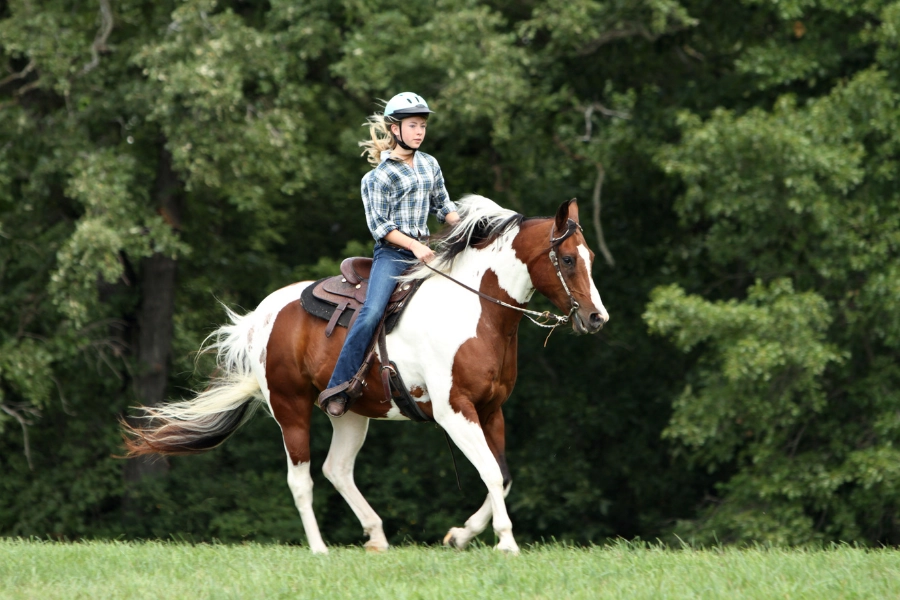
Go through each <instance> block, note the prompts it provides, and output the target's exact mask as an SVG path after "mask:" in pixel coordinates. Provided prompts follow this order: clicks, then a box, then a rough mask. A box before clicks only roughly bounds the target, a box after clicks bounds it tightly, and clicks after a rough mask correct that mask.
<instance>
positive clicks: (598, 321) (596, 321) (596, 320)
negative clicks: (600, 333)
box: [591, 313, 603, 325]
mask: <svg viewBox="0 0 900 600" xmlns="http://www.w3.org/2000/svg"><path fill="white" fill-rule="evenodd" d="M591 325H603V317H601V316H600V313H591Z"/></svg>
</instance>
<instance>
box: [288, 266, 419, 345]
mask: <svg viewBox="0 0 900 600" xmlns="http://www.w3.org/2000/svg"><path fill="white" fill-rule="evenodd" d="M371 272H372V259H371V258H366V257H361V256H357V257H351V258H347V259H344V261H343V262H342V263H341V274H340V275H335V276H334V277H326V278H325V279H320V280H319V281H317V282H315V283H314V284H312V285H310V286H307V288H306V289H305V290H303V292H302V293H301V295H300V304H301V305H302V306H303V308H304V309H305V310H306V312H308V313H309V314H311V315H313V316H315V317H319V318H320V319H324V320H326V321H328V325H327V326H326V327H325V335H326V337H331V334H332V333H334V328H335V327H338V326H340V327H347V328H350V326H352V325H353V322H354V321H355V320H356V316H357V315H358V314H359V309H360V308H361V307H362V304H363V302H365V300H366V290H367V289H368V287H369V277H370V275H371ZM421 283H422V282H421V280H416V281H413V282H404V283H399V284H397V287H396V289H395V290H394V293H393V294H392V295H391V299H390V300H389V301H388V305H387V309H385V315H386V319H385V328H386V332H387V333H389V332H390V331H391V330H392V329H393V328H394V326H395V325H396V324H397V321H399V320H400V315H401V314H402V312H403V309H404V308H406V305H407V304H408V303H409V299H410V298H412V295H413V294H414V293H415V291H416V290H417V289H419V285H420V284H421Z"/></svg>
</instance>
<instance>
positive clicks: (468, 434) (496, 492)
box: [435, 396, 519, 554]
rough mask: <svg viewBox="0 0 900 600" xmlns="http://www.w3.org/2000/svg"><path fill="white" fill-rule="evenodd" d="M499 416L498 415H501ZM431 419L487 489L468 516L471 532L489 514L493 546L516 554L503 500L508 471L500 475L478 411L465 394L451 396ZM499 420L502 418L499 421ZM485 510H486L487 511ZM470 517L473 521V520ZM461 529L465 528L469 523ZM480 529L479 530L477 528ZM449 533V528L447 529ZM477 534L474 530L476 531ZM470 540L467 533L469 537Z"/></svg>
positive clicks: (517, 548)
mask: <svg viewBox="0 0 900 600" xmlns="http://www.w3.org/2000/svg"><path fill="white" fill-rule="evenodd" d="M501 419H502V417H501ZM435 420H436V421H437V422H438V424H439V425H440V426H441V427H443V428H444V430H445V431H446V432H447V434H448V435H449V436H450V438H451V439H452V440H453V442H454V443H455V444H456V445H457V446H458V447H459V449H460V450H462V452H463V454H465V455H466V457H467V458H468V459H469V460H470V461H471V462H472V464H473V465H475V468H476V469H478V473H479V475H481V480H482V481H484V484H485V485H486V486H487V489H488V501H487V502H485V505H484V506H482V507H481V509H480V510H479V511H478V512H476V513H475V514H474V515H472V518H471V519H470V521H472V529H471V531H475V530H476V529H478V525H479V521H480V520H484V521H485V524H484V526H482V527H481V529H484V527H485V526H487V523H486V521H487V519H488V518H490V517H491V516H493V522H494V533H496V534H497V537H498V539H499V542H498V543H497V546H496V549H497V550H502V551H504V552H510V553H513V554H518V552H519V546H518V545H517V544H516V540H515V538H513V533H512V521H511V520H510V518H509V514H508V513H507V511H506V502H505V500H504V498H505V496H506V492H507V491H508V489H509V488H508V485H505V484H507V483H508V477H509V474H508V472H507V473H506V475H505V476H504V470H505V461H504V468H501V466H500V462H498V460H497V458H496V457H495V455H494V453H493V452H492V451H491V447H490V446H489V445H488V441H487V438H486V435H485V433H486V432H485V430H483V429H482V427H481V423H480V420H479V418H478V414H477V413H476V411H475V407H474V406H473V405H472V402H471V401H470V400H469V399H468V398H465V397H461V396H456V397H453V396H451V399H450V402H449V406H448V408H447V409H446V410H436V411H435ZM501 423H502V421H501ZM487 509H489V512H488V510H487ZM473 519H474V520H473ZM466 525H467V527H466V529H464V530H463V531H468V530H469V527H468V525H469V523H468V522H467V523H466ZM478 531H481V530H478ZM451 532H452V530H451ZM476 535H477V533H476ZM469 539H471V536H470V538H469Z"/></svg>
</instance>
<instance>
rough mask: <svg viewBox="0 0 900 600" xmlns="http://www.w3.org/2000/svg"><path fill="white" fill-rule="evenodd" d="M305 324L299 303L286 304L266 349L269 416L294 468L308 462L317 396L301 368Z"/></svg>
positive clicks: (306, 318) (306, 340)
mask: <svg viewBox="0 0 900 600" xmlns="http://www.w3.org/2000/svg"><path fill="white" fill-rule="evenodd" d="M270 317H271V315H267V317H266V319H267V320H268V319H269V318H270ZM308 321H309V315H307V314H306V311H304V310H303V308H302V307H301V306H300V303H299V302H291V303H290V304H287V305H285V306H284V307H283V308H282V309H281V310H280V311H279V312H278V314H277V316H275V324H274V325H273V327H272V333H271V335H270V336H269V342H268V344H267V345H266V349H265V356H266V362H265V365H266V382H267V383H268V387H269V403H270V404H271V406H272V416H274V417H275V420H276V421H278V425H279V426H281V431H282V434H283V436H284V445H285V449H286V450H287V453H288V456H289V457H290V459H291V462H292V463H293V464H295V465H297V464H300V463H301V462H309V460H310V452H309V425H310V419H311V417H312V407H313V402H314V400H315V394H316V392H315V389H314V388H313V386H312V382H311V381H310V377H309V374H308V373H307V372H305V371H304V370H303V369H302V368H301V366H300V365H303V364H305V362H304V354H305V353H306V351H307V348H308V347H309V345H310V336H311V332H310V330H309V329H310V328H309V327H308V326H306V325H308ZM323 337H324V336H323Z"/></svg>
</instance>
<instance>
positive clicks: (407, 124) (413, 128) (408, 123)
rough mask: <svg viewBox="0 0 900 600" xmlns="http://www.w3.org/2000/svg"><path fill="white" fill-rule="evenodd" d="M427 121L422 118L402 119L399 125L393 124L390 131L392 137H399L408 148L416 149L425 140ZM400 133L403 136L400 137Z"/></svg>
mask: <svg viewBox="0 0 900 600" xmlns="http://www.w3.org/2000/svg"><path fill="white" fill-rule="evenodd" d="M427 126H428V121H427V120H426V119H424V118H422V117H409V118H408V119H403V120H402V121H400V123H399V124H397V123H393V124H392V125H391V131H393V132H394V135H396V136H399V137H400V139H402V140H403V141H404V142H405V143H406V145H407V146H409V147H410V148H418V147H419V146H420V145H421V144H422V141H423V140H424V139H425V128H426V127H427ZM401 132H402V134H403V135H400V134H401Z"/></svg>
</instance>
